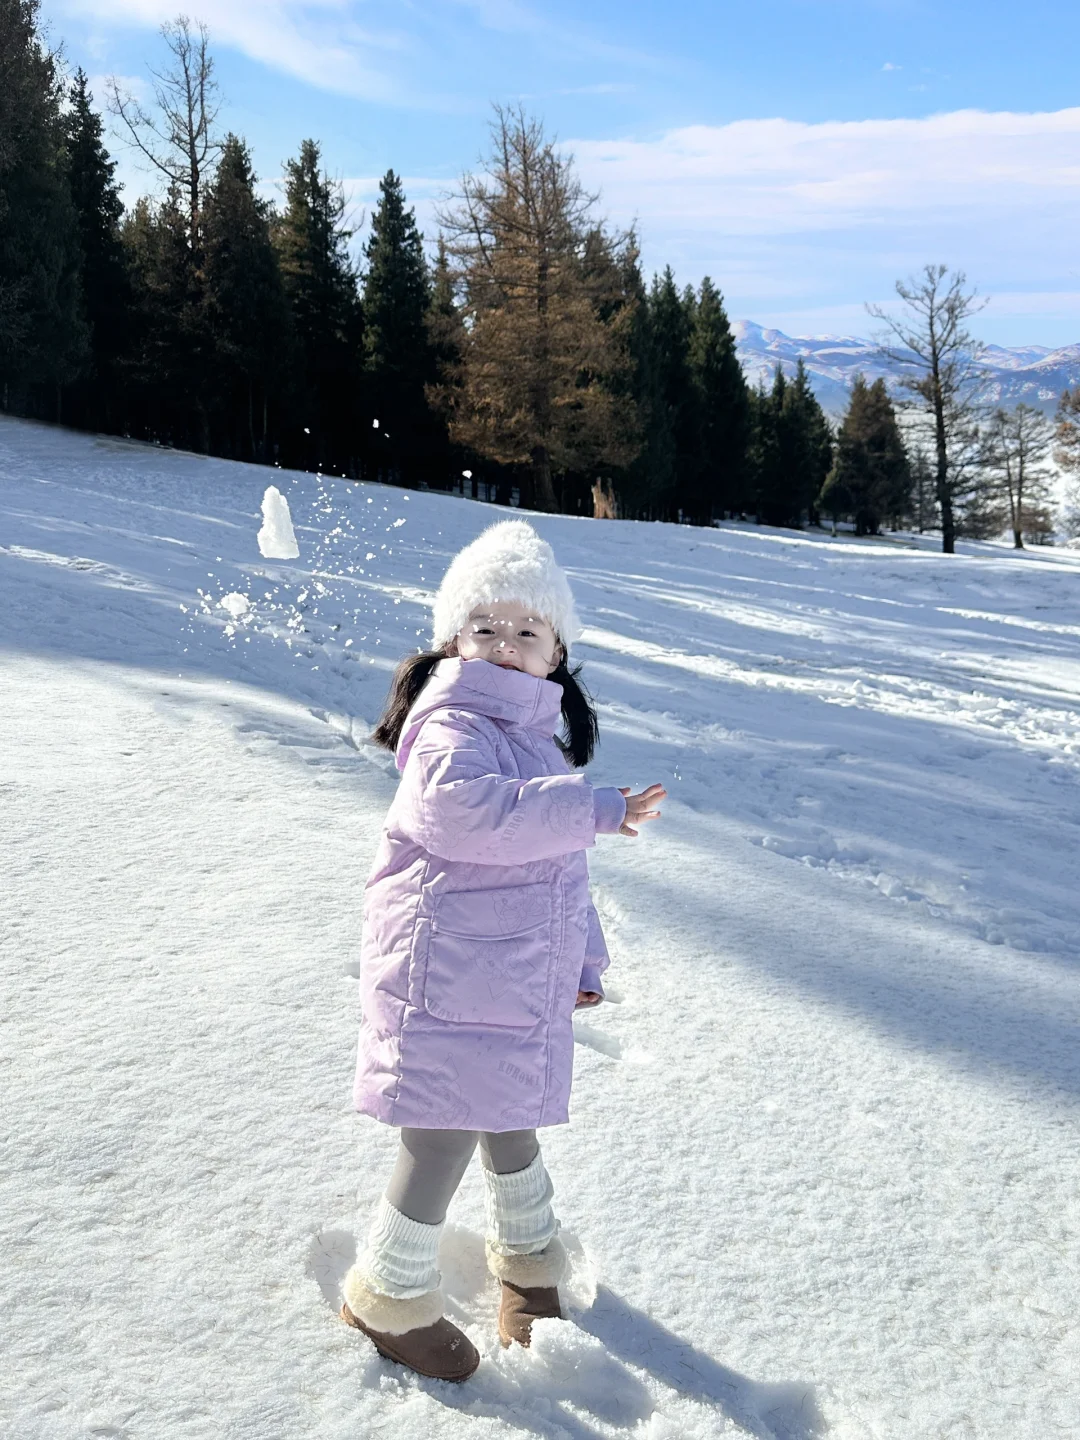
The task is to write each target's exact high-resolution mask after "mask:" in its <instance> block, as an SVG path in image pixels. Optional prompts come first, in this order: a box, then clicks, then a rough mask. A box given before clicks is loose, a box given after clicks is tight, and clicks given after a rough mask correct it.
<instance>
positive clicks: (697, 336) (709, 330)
mask: <svg viewBox="0 0 1080 1440" xmlns="http://www.w3.org/2000/svg"><path fill="white" fill-rule="evenodd" d="M689 360H690V371H691V375H692V377H693V382H694V387H695V391H696V399H697V417H696V418H697V435H696V441H697V447H698V456H697V462H696V464H695V466H694V474H693V476H692V478H691V480H690V483H689V484H687V485H685V486H683V487H681V488H682V493H683V495H684V496H685V499H684V501H683V509H684V511H686V512H687V513H688V514H689V516H690V517H691V518H692V519H693V520H695V521H696V522H697V523H699V524H707V523H708V522H709V521H710V520H712V519H713V518H714V517H715V516H716V515H718V514H719V513H720V512H721V511H725V510H738V509H740V508H741V507H742V505H743V504H744V497H745V487H746V479H747V449H748V446H749V440H750V400H749V395H748V392H747V386H746V380H745V378H744V376H743V372H742V366H741V365H740V364H739V359H738V355H737V354H736V351H735V338H734V336H733V335H732V333H731V327H730V325H729V323H728V318H727V314H726V312H725V310H724V302H723V299H722V297H721V295H720V292H719V291H718V290H717V289H716V287H715V286H714V285H713V283H712V281H711V280H710V279H709V277H708V276H706V277H705V279H704V280H703V281H702V282H701V290H700V294H699V296H698V298H697V303H696V305H695V306H694V311H693V321H692V325H691V331H690V337H689Z"/></svg>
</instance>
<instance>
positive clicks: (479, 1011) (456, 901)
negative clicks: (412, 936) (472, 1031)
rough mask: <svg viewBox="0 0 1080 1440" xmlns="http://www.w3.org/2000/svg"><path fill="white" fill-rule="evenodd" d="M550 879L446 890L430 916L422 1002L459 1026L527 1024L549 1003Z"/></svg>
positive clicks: (533, 1022)
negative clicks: (547, 881) (500, 886)
mask: <svg viewBox="0 0 1080 1440" xmlns="http://www.w3.org/2000/svg"><path fill="white" fill-rule="evenodd" d="M551 927H552V893H551V887H550V886H548V885H512V886H507V887H505V888H504V889H497V890H456V891H454V890H452V891H448V892H445V893H444V894H442V895H440V896H439V897H438V899H437V900H436V902H435V913H434V916H433V917H432V923H431V929H430V942H429V949H428V957H427V969H426V972H425V975H424V1008H425V1009H426V1010H427V1011H428V1013H429V1014H431V1015H434V1016H435V1017H436V1019H438V1020H446V1021H450V1022H457V1023H458V1024H463V1025H477V1024H479V1025H508V1026H517V1027H531V1026H533V1025H536V1024H537V1023H538V1022H539V1021H541V1020H542V1019H543V1018H544V1014H545V1011H546V1008H547V988H548V978H549V971H550V966H549V956H550V953H551V939H552V937H551Z"/></svg>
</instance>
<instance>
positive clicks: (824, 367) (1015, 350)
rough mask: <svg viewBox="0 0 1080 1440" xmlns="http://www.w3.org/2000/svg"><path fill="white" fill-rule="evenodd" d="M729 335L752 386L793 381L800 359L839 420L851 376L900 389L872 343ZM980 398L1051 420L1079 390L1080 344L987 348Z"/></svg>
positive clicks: (753, 329)
mask: <svg viewBox="0 0 1080 1440" xmlns="http://www.w3.org/2000/svg"><path fill="white" fill-rule="evenodd" d="M731 333H732V335H733V336H734V337H735V345H736V349H737V352H738V356H739V361H740V363H741V364H742V367H743V373H744V374H745V375H746V378H747V380H748V382H749V383H750V384H751V385H757V384H758V382H759V381H764V382H765V384H766V385H769V384H770V383H771V381H772V376H773V373H774V371H775V369H776V366H777V365H778V364H779V365H781V366H782V367H783V370H784V374H785V375H789V376H790V375H794V373H795V369H796V366H797V365H798V362H799V360H800V359H801V360H802V361H803V363H804V364H805V366H806V372H807V375H808V376H809V379H810V384H811V385H812V387H813V390H814V394H815V395H816V396H817V398H818V400H819V402H820V403H821V406H822V408H823V409H824V410H825V411H826V412H827V413H828V414H829V415H831V416H832V417H833V418H838V417H839V416H840V415H842V414H843V413H844V410H845V409H846V408H847V401H848V396H849V395H850V393H851V386H852V384H853V383H854V380H855V376H856V375H859V374H861V375H865V377H866V378H867V380H869V381H874V380H877V379H879V378H881V379H884V380H885V382H886V384H887V385H888V386H889V388H890V389H891V390H895V389H897V388H898V386H899V382H900V379H901V378H902V375H903V369H902V368H898V367H897V366H896V365H894V364H892V363H890V362H889V361H887V360H885V359H884V358H883V357H882V356H881V354H880V353H879V351H878V347H877V345H876V343H875V342H874V341H873V340H868V339H866V338H865V337H864V336H860V335H801V336H799V335H786V334H785V333H784V332H783V331H782V330H775V329H771V328H769V327H767V326H764V325H758V324H757V323H756V322H755V321H753V320H735V321H733V322H732V326H731ZM984 364H985V368H986V372H987V381H986V388H985V398H986V400H987V402H988V403H990V404H993V405H1005V406H1012V405H1017V404H1019V403H1020V402H1021V401H1023V402H1024V403H1026V404H1028V405H1034V406H1036V407H1037V408H1038V409H1040V410H1044V411H1046V412H1047V413H1048V414H1052V413H1053V412H1054V410H1056V408H1057V403H1058V399H1059V397H1060V395H1061V392H1062V390H1065V389H1068V388H1071V387H1072V386H1074V385H1080V343H1078V344H1075V345H1062V346H1058V347H1056V348H1054V347H1051V346H1048V345H1019V346H1015V347H1010V346H1004V345H988V346H987V347H986V350H985V352H984Z"/></svg>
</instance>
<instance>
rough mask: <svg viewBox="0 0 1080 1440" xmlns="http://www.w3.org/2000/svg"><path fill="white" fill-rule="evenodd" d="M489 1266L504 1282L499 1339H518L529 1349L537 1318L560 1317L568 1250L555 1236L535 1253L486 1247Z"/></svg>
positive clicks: (510, 1340)
mask: <svg viewBox="0 0 1080 1440" xmlns="http://www.w3.org/2000/svg"><path fill="white" fill-rule="evenodd" d="M487 1261H488V1269H489V1270H490V1271H491V1273H492V1274H493V1275H495V1276H496V1277H497V1278H498V1279H499V1280H500V1281H501V1282H502V1296H501V1299H500V1301H499V1339H500V1340H501V1341H502V1343H503V1344H504V1345H511V1344H513V1343H514V1342H515V1341H516V1342H517V1344H518V1345H523V1346H525V1348H526V1349H528V1347H529V1345H530V1344H531V1343H532V1327H533V1321H534V1320H561V1319H562V1307H561V1306H560V1304H559V1289H558V1285H559V1281H560V1280H561V1279H562V1277H563V1272H564V1271H565V1269H566V1252H565V1250H564V1249H563V1247H562V1241H561V1240H559V1238H558V1236H556V1237H555V1238H554V1239H553V1240H552V1241H551V1242H550V1243H549V1245H548V1246H547V1248H546V1249H545V1250H541V1251H540V1252H539V1253H538V1254H536V1255H499V1254H498V1253H497V1252H496V1251H494V1250H493V1249H492V1248H491V1245H490V1244H489V1245H488V1247H487Z"/></svg>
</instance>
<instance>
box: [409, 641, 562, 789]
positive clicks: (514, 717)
mask: <svg viewBox="0 0 1080 1440" xmlns="http://www.w3.org/2000/svg"><path fill="white" fill-rule="evenodd" d="M562 698H563V696H562V686H561V685H556V684H555V683H554V681H551V680H538V679H537V678H536V677H535V676H534V675H526V674H524V673H523V672H522V671H520V670H504V669H503V668H502V667H501V666H499V665H492V664H491V663H490V662H489V661H487V660H462V659H460V658H459V657H458V656H454V657H453V658H452V659H449V660H440V661H439V663H438V664H437V665H436V666H435V669H434V670H433V671H432V672H431V675H430V677H429V678H428V682H427V684H426V685H425V686H424V688H423V690H421V692H420V694H419V696H418V697H417V699H416V703H415V704H414V705H413V707H412V709H411V710H410V711H409V714H408V717H407V718H406V720H405V724H404V726H403V727H402V731H401V739H400V741H399V742H398V751H397V765H398V769H399V770H403V769H404V768H405V761H406V760H407V759H408V758H409V751H410V750H411V749H412V747H413V742H414V741H415V739H416V736H417V734H418V732H419V730H420V726H421V725H422V724H423V722H424V721H425V720H426V719H427V717H428V716H429V715H430V714H431V713H432V711H434V710H471V711H472V712H473V714H476V715H486V716H488V717H489V718H490V719H492V720H499V721H501V722H502V723H503V724H504V725H520V726H523V727H524V728H525V729H527V730H536V731H539V732H540V734H542V735H544V736H546V737H548V738H550V737H551V736H553V735H554V734H555V731H556V730H557V729H558V726H559V719H560V716H561V714H562Z"/></svg>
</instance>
